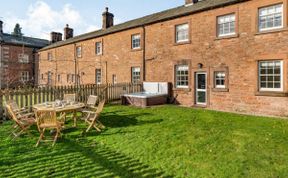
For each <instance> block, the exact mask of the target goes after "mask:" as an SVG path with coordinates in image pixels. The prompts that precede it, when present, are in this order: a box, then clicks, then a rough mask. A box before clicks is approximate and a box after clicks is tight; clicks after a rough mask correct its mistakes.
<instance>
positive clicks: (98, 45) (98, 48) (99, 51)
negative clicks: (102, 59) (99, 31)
mask: <svg viewBox="0 0 288 178" xmlns="http://www.w3.org/2000/svg"><path fill="white" fill-rule="evenodd" d="M95 48H96V55H101V54H102V42H96V44H95Z"/></svg>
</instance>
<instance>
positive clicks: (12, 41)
mask: <svg viewBox="0 0 288 178" xmlns="http://www.w3.org/2000/svg"><path fill="white" fill-rule="evenodd" d="M47 45H49V41H48V40H43V39H39V38H32V37H27V36H22V35H15V34H14V35H13V34H8V33H4V32H3V22H2V21H0V89H2V88H6V87H8V88H10V87H17V86H23V85H27V84H29V85H34V83H35V81H37V78H36V77H37V76H38V75H36V72H37V71H36V70H35V69H36V68H38V67H37V64H38V62H36V61H37V59H38V57H37V56H38V55H37V50H39V49H40V48H43V47H45V46H47Z"/></svg>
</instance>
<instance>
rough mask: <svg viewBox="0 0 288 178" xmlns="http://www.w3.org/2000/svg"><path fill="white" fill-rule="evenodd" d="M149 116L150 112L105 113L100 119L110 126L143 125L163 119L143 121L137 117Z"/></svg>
mask: <svg viewBox="0 0 288 178" xmlns="http://www.w3.org/2000/svg"><path fill="white" fill-rule="evenodd" d="M149 115H150V116H151V115H152V114H148V113H144V114H132V115H131V114H130V115H119V114H111V113H110V114H105V115H102V116H101V117H100V121H101V122H102V123H103V124H104V125H105V126H106V127H111V128H116V127H128V126H137V125H145V124H154V123H160V122H162V121H163V119H157V120H148V121H143V120H139V119H138V118H139V117H142V116H149Z"/></svg>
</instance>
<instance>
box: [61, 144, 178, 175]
mask: <svg viewBox="0 0 288 178" xmlns="http://www.w3.org/2000/svg"><path fill="white" fill-rule="evenodd" d="M64 142H65V145H66V146H68V145H69V148H71V147H72V148H73V150H74V151H80V154H82V155H83V156H85V157H86V158H88V159H90V160H91V161H92V162H93V163H97V164H99V165H100V166H101V167H103V168H104V169H105V170H108V171H109V172H110V173H112V175H113V176H120V177H133V178H137V177H139V178H142V177H143V178H144V177H145V178H146V177H147V178H148V177H151V178H155V177H165V178H169V177H173V176H170V175H165V173H164V172H161V171H159V170H157V169H153V168H150V167H149V166H148V165H145V164H143V163H141V162H140V161H139V160H137V159H133V158H131V157H128V156H126V155H124V154H122V153H119V152H116V151H114V150H112V149H110V148H108V147H104V146H101V145H99V144H97V143H96V145H95V150H93V149H91V148H90V147H86V146H83V145H81V144H78V143H76V142H74V141H71V140H69V139H65V140H64ZM84 150H85V151H84ZM101 177H103V176H101ZM104 177H105V178H106V177H107V178H108V177H111V175H109V176H104ZM104 177H103V178H104Z"/></svg>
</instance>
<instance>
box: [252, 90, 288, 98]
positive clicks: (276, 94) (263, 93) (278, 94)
mask: <svg viewBox="0 0 288 178" xmlns="http://www.w3.org/2000/svg"><path fill="white" fill-rule="evenodd" d="M255 96H271V97H288V93H287V92H273V91H271V92H269V91H258V92H256V93H255Z"/></svg>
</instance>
